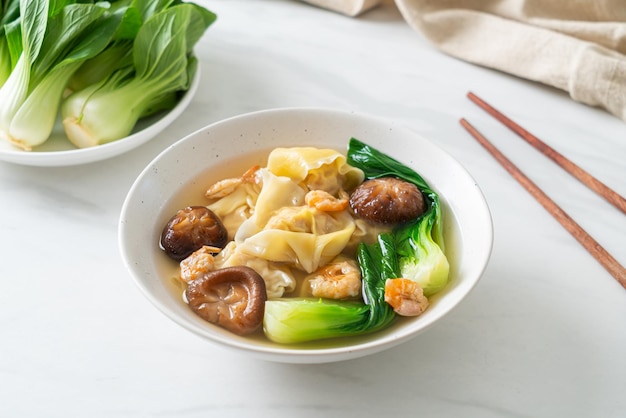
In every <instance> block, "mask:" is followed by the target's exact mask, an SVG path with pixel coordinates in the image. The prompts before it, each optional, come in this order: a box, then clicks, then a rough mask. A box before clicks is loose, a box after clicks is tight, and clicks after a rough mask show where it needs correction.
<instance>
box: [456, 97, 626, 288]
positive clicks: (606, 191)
mask: <svg viewBox="0 0 626 418" xmlns="http://www.w3.org/2000/svg"><path fill="white" fill-rule="evenodd" d="M467 97H468V98H469V99H470V100H471V101H472V102H474V103H475V104H477V105H478V106H479V107H480V108H482V109H483V110H485V111H486V112H487V113H489V114H490V115H491V116H493V117H494V118H495V119H497V120H498V121H500V122H501V123H502V124H504V125H505V126H506V127H508V128H509V129H511V130H512V131H513V132H515V133H516V134H517V135H519V136H520V137H522V139H524V140H525V141H526V142H528V143H529V144H530V145H532V146H533V147H535V148H536V149H537V150H539V151H540V152H542V153H543V154H544V155H546V156H547V157H548V158H550V159H551V160H553V161H554V162H555V163H557V164H558V165H559V166H560V167H562V168H563V169H564V170H565V171H567V172H568V173H570V174H571V175H573V176H574V177H576V178H577V179H578V180H580V181H581V182H582V183H583V184H584V185H586V186H587V187H589V188H590V189H591V190H593V191H595V192H596V193H598V194H599V195H600V196H602V197H604V198H605V199H606V200H607V201H608V202H609V203H611V204H612V205H613V206H615V207H616V208H617V209H619V210H621V211H622V212H623V213H625V214H626V199H624V197H622V196H621V195H619V194H618V193H617V192H615V191H614V190H612V189H611V188H609V187H607V186H606V185H605V184H603V183H602V182H600V181H599V180H597V179H596V178H595V177H593V176H592V175H591V174H589V173H588V172H586V171H585V170H583V169H582V168H580V167H579V166H577V165H576V164H574V163H573V162H571V161H570V160H568V159H567V158H566V157H564V156H563V155H561V154H560V153H559V152H557V151H556V150H554V149H553V148H552V147H550V146H549V145H548V144H546V143H544V142H543V141H541V140H540V139H539V138H537V137H536V136H534V135H533V134H531V133H530V132H528V131H527V130H525V129H524V128H522V127H521V126H519V125H518V124H517V123H515V122H513V121H512V120H511V119H509V118H507V117H506V116H504V115H503V114H502V113H500V112H499V111H498V110H496V109H495V108H493V107H492V106H491V105H489V104H488V103H487V102H485V101H484V100H482V99H481V98H479V97H478V96H476V95H475V94H474V93H472V92H470V93H468V94H467ZM460 123H461V125H462V126H463V127H464V128H465V129H466V130H467V131H468V132H469V133H470V134H471V135H472V136H473V137H474V138H475V139H476V140H477V141H478V142H479V143H480V144H481V145H482V146H483V147H484V148H485V149H486V150H487V151H489V153H490V154H491V155H492V156H493V157H494V158H495V159H496V160H497V161H498V162H499V163H500V165H502V167H503V168H504V169H505V170H506V171H508V172H509V174H511V175H512V176H513V178H515V180H517V181H518V182H519V183H520V184H521V185H522V186H523V187H524V188H525V189H526V190H527V191H528V192H529V193H530V194H531V195H532V196H533V197H534V198H535V199H536V200H537V201H538V202H539V203H540V204H541V205H542V206H543V207H544V208H545V209H546V210H547V211H548V212H549V213H550V214H551V215H552V216H553V217H554V218H555V219H556V220H557V221H558V222H559V223H560V224H561V225H562V226H563V227H564V228H565V229H566V230H567V231H568V232H569V233H570V234H572V236H574V238H576V240H578V242H579V243H580V244H582V246H583V247H585V249H586V250H587V251H588V252H589V253H590V254H591V255H592V256H593V257H594V258H595V259H596V260H597V261H598V262H599V263H600V264H601V265H602V266H603V267H604V268H605V269H606V270H607V271H608V272H609V273H610V274H611V275H612V276H613V277H614V278H615V279H616V280H617V281H618V282H619V283H620V284H621V285H622V286H623V287H624V288H626V269H625V268H624V267H623V266H622V265H621V264H620V263H619V262H618V261H617V260H616V259H615V258H614V257H613V256H612V255H611V254H609V252H608V251H606V250H605V249H604V248H603V247H602V246H601V245H600V244H599V243H598V242H597V241H596V240H594V239H593V238H592V237H591V235H589V234H588V233H587V232H586V231H585V230H584V229H583V228H582V227H581V226H580V225H578V224H577V223H576V222H575V221H574V220H573V219H572V218H571V217H570V216H569V215H568V214H567V213H565V211H564V210H563V209H561V207H559V206H558V205H557V204H556V203H555V202H554V201H553V200H552V199H551V198H550V197H548V195H546V194H545V193H544V192H543V191H542V190H541V189H540V188H539V187H538V186H537V185H536V184H534V183H533V182H532V181H531V180H530V179H529V178H528V177H527V176H526V175H525V174H524V173H522V171H521V170H520V169H519V168H517V167H516V166H515V164H513V163H512V162H511V161H510V160H509V159H508V158H507V157H505V156H504V154H502V153H501V152H500V151H499V150H498V149H497V148H496V147H495V146H494V145H493V144H492V143H491V142H489V140H487V138H485V137H484V136H483V135H482V134H481V133H480V132H479V131H478V130H477V129H476V128H474V127H473V126H472V125H471V124H470V123H469V122H468V121H467V120H465V119H464V118H462V119H461V120H460Z"/></svg>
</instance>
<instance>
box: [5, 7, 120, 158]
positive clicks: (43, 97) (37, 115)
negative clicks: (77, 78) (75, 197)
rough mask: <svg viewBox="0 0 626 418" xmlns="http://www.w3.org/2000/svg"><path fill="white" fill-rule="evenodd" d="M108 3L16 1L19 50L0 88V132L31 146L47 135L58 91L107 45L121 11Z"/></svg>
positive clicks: (14, 140) (57, 100)
mask: <svg viewBox="0 0 626 418" xmlns="http://www.w3.org/2000/svg"><path fill="white" fill-rule="evenodd" d="M107 8H108V3H95V4H67V5H65V6H64V7H62V8H60V9H54V8H53V9H51V8H50V7H49V2H48V1H47V0H21V1H20V20H21V22H20V30H21V44H22V51H21V54H20V55H19V59H18V60H17V63H16V65H15V67H14V68H13V71H12V72H11V74H10V75H9V77H8V79H7V80H6V82H5V83H4V85H3V86H2V88H1V89H0V132H1V133H2V136H4V137H5V138H6V139H8V140H9V141H11V142H12V143H14V144H15V145H17V146H19V147H21V148H23V149H26V150H30V149H32V147H34V146H37V145H39V144H41V143H43V142H44V141H45V140H46V139H48V137H49V136H50V134H51V132H52V129H53V127H54V122H55V120H56V117H57V112H58V107H59V104H60V101H61V99H62V96H63V91H64V89H65V85H66V84H67V82H68V80H69V79H70V77H71V76H72V74H73V73H74V72H75V71H76V70H77V69H78V68H79V66H80V65H81V63H82V62H83V61H85V60H86V59H89V58H91V57H93V56H95V55H97V54H98V53H100V52H101V51H102V50H104V49H105V48H106V46H107V45H108V44H109V42H110V41H111V39H112V38H113V36H114V35H115V33H116V32H117V30H118V29H119V26H120V23H121V22H122V14H120V13H106V12H107Z"/></svg>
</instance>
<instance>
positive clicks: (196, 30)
mask: <svg viewBox="0 0 626 418" xmlns="http://www.w3.org/2000/svg"><path fill="white" fill-rule="evenodd" d="M214 21H215V15H214V14H213V13H211V12H209V11H208V10H206V9H204V8H202V7H200V6H197V5H195V4H192V3H180V4H175V5H173V6H171V7H168V8H166V9H164V10H162V11H159V12H157V13H154V14H153V15H152V16H150V17H149V18H148V19H147V20H146V21H145V22H144V23H143V25H142V26H141V28H139V31H138V33H137V36H136V37H135V39H134V41H133V45H132V65H129V66H126V67H122V68H120V69H117V70H115V71H113V72H112V74H110V75H109V76H108V77H106V78H104V79H103V80H102V81H100V82H97V83H95V84H92V85H89V86H87V87H85V88H83V89H81V90H79V91H76V92H74V93H72V94H71V95H70V96H68V97H67V98H66V99H65V101H64V102H63V105H62V109H61V115H62V120H63V126H64V129H65V132H66V134H67V136H68V138H69V139H70V141H72V143H74V144H75V145H76V146H78V147H80V148H84V147H90V146H95V145H99V144H103V143H107V142H111V141H115V140H117V139H120V138H122V137H125V136H127V135H128V134H130V132H131V131H132V129H133V127H134V126H135V124H136V123H137V121H138V120H139V119H140V118H141V117H145V116H147V115H149V114H152V113H154V112H156V111H158V110H163V109H169V108H172V107H173V106H174V105H175V104H176V102H177V100H178V93H179V92H181V91H185V90H187V89H188V88H189V85H190V83H191V80H192V78H193V75H194V73H195V71H196V69H197V60H196V58H195V57H194V56H193V55H192V49H193V46H194V45H195V44H196V42H197V41H198V40H199V39H200V37H201V36H202V34H203V33H204V31H205V30H206V29H207V28H208V27H209V25H211V23H213V22H214ZM122 52H123V50H122V51H121V53H122Z"/></svg>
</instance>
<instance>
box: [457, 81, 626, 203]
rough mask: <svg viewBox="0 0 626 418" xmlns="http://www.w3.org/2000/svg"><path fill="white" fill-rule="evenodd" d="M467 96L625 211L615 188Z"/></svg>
mask: <svg viewBox="0 0 626 418" xmlns="http://www.w3.org/2000/svg"><path fill="white" fill-rule="evenodd" d="M467 97H468V98H469V99H470V100H471V101H472V102H474V103H475V104H477V105H478V106H479V107H480V108H481V109H483V110H484V111H486V112H487V113H489V114H490V115H491V116H493V117H494V118H496V119H497V120H498V121H500V122H502V124H503V125H505V126H506V127H507V128H509V129H510V130H512V131H513V132H515V133H516V134H517V135H519V136H520V137H521V138H522V139H524V140H525V141H526V142H528V143H529V144H530V145H532V146H533V147H535V148H536V149H537V150H539V151H540V152H541V153H543V154H544V155H545V156H546V157H548V158H550V159H551V160H552V161H554V162H555V163H557V164H558V165H559V166H560V167H561V168H563V169H564V170H565V171H567V172H568V173H570V174H571V175H572V176H574V177H576V178H577V179H578V180H580V181H581V182H582V183H583V184H584V185H585V186H587V187H589V188H590V189H591V190H593V191H594V192H596V193H598V194H599V195H600V196H602V197H603V198H605V199H606V200H607V201H608V202H609V203H611V204H612V205H613V206H615V207H616V208H617V209H619V210H621V211H622V212H623V213H626V199H625V198H624V197H623V196H621V195H620V194H619V193H617V192H616V191H615V190H613V189H611V188H610V187H608V186H607V185H605V184H604V183H602V182H601V181H600V180H598V179H596V178H595V177H594V176H592V175H591V174H589V173H588V172H587V171H585V170H583V169H582V168H580V167H579V166H578V165H576V164H574V163H573V162H572V161H570V160H568V159H567V158H566V157H565V156H563V155H562V154H561V153H559V152H558V151H556V150H555V149H554V148H552V147H551V146H549V145H548V144H546V143H545V142H543V141H542V140H540V139H539V138H537V137H536V136H534V135H533V134H531V133H530V132H528V131H527V130H526V129H524V128H522V127H521V126H519V125H518V124H517V123H515V122H513V121H512V120H511V119H509V118H508V117H506V116H504V115H503V114H502V113H500V112H499V111H498V110H496V109H495V108H494V107H493V106H491V105H490V104H488V103H487V102H485V101H484V100H483V99H481V98H480V97H478V96H476V95H475V94H474V93H472V92H469V93H467Z"/></svg>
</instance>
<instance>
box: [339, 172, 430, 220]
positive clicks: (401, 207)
mask: <svg viewBox="0 0 626 418" xmlns="http://www.w3.org/2000/svg"><path fill="white" fill-rule="evenodd" d="M350 207H351V208H352V211H353V212H354V214H355V215H356V216H358V217H360V218H363V219H365V220H367V221H370V222H375V223H380V224H398V223H403V222H407V221H410V220H412V219H415V218H417V217H418V216H419V215H421V214H422V213H424V212H425V211H426V203H425V201H424V196H423V195H422V192H421V191H420V190H419V189H418V187H417V186H416V185H415V184H413V183H409V182H408V181H404V180H401V179H398V178H395V177H381V178H376V179H371V180H366V181H364V182H363V183H361V184H360V185H359V186H358V187H357V188H356V189H355V190H354V192H352V194H351V195H350Z"/></svg>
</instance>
